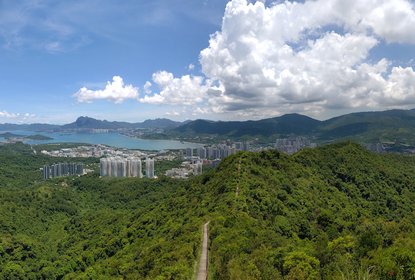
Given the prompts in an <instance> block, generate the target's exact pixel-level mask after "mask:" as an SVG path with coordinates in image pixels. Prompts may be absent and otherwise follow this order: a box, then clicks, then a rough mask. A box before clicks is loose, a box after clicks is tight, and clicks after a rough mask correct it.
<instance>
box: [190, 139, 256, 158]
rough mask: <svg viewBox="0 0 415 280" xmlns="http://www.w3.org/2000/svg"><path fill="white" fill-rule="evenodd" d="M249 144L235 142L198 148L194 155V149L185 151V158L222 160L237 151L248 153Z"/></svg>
mask: <svg viewBox="0 0 415 280" xmlns="http://www.w3.org/2000/svg"><path fill="white" fill-rule="evenodd" d="M249 149H250V147H249V142H236V143H232V144H219V145H214V146H208V147H199V148H197V149H196V152H197V153H196V154H195V153H194V149H191V148H187V149H186V152H185V153H186V157H187V158H192V157H194V156H196V155H197V156H198V157H199V158H200V159H212V160H214V159H223V158H225V157H227V156H230V155H233V154H235V153H237V152H238V151H249Z"/></svg>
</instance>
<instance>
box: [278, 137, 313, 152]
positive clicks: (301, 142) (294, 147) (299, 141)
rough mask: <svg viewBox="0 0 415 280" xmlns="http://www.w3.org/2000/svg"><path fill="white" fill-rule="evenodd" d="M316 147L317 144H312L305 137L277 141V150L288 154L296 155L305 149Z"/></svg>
mask: <svg viewBox="0 0 415 280" xmlns="http://www.w3.org/2000/svg"><path fill="white" fill-rule="evenodd" d="M316 146H317V145H316V144H315V143H311V141H310V140H309V139H308V138H305V137H293V138H284V139H277V140H276V141H275V149H277V150H278V151H280V152H285V153H287V154H294V153H296V152H298V151H299V150H301V149H303V148H306V147H310V148H314V147H316Z"/></svg>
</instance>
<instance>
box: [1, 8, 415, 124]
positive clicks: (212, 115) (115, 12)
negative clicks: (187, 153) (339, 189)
mask: <svg viewBox="0 0 415 280" xmlns="http://www.w3.org/2000/svg"><path fill="white" fill-rule="evenodd" d="M414 24H415V9H414V1H412V0H392V1H386V0H376V1H370V2H369V1H357V0H353V1H348V2H347V4H344V3H343V1H340V0H331V1H328V0H317V1H298V2H297V1H290V2H284V1H246V0H231V1H226V0H204V1H190V0H173V3H172V1H165V0H156V1H152V2H151V3H137V2H136V1H123V3H121V4H120V3H119V2H117V1H113V0H105V1H99V2H98V1H95V0H91V1H71V2H70V3H69V2H68V3H66V2H62V3H56V2H53V1H49V0H39V1H29V0H27V1H19V2H18V3H17V2H15V1H10V0H6V1H4V2H2V6H1V9H0V63H1V65H2V67H0V76H1V77H2V78H1V79H0V86H1V93H0V95H1V98H0V123H54V124H64V123H69V122H72V121H73V120H75V119H76V118H77V117H78V116H82V115H88V116H90V117H93V118H97V119H107V120H119V121H129V122H138V121H143V120H145V119H154V118H169V119H173V120H178V121H183V120H186V119H198V118H202V119H212V120H243V119H245V120H246V119H262V118H267V117H274V116H279V115H283V114H286V113H300V114H304V115H307V116H310V117H313V118H316V119H320V120H321V119H327V118H330V117H332V116H337V115H341V114H344V113H350V112H357V111H372V110H386V109H392V108H404V109H409V108H414V107H415V71H414V65H415V56H414V53H415V47H414V44H415V39H414V38H415V29H414V28H413V25H414Z"/></svg>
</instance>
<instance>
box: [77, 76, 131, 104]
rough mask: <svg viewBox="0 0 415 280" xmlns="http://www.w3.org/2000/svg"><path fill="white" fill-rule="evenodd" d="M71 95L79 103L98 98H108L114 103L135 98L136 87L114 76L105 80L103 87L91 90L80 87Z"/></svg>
mask: <svg viewBox="0 0 415 280" xmlns="http://www.w3.org/2000/svg"><path fill="white" fill-rule="evenodd" d="M73 96H74V97H75V98H76V99H77V100H78V102H81V103H83V102H87V103H89V102H92V101H94V100H99V99H106V100H110V101H112V102H114V103H122V102H123V101H124V100H126V99H137V97H138V88H136V87H134V86H132V85H125V84H124V81H123V79H122V78H121V77H120V76H114V77H113V78H112V82H107V85H106V86H105V88H104V89H99V90H91V89H88V88H86V87H82V88H81V89H80V90H79V91H78V92H76V93H75V94H74V95H73Z"/></svg>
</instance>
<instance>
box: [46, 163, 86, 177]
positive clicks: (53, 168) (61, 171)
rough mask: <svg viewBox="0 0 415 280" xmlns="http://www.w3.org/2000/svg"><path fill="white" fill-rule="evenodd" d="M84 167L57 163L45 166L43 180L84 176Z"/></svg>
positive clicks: (78, 164)
mask: <svg viewBox="0 0 415 280" xmlns="http://www.w3.org/2000/svg"><path fill="white" fill-rule="evenodd" d="M83 174H84V165H83V164H82V163H68V162H63V163H55V164H52V165H45V166H43V179H45V180H47V179H50V178H57V177H63V176H70V175H83Z"/></svg>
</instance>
